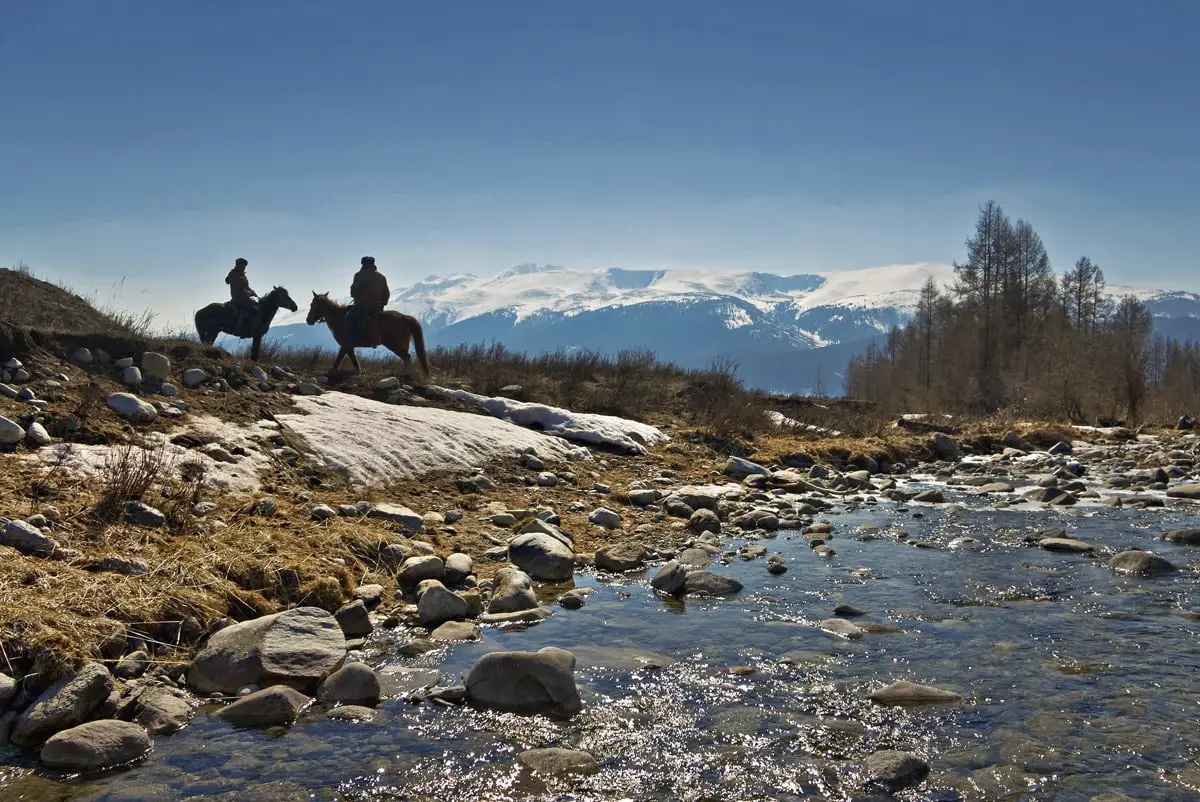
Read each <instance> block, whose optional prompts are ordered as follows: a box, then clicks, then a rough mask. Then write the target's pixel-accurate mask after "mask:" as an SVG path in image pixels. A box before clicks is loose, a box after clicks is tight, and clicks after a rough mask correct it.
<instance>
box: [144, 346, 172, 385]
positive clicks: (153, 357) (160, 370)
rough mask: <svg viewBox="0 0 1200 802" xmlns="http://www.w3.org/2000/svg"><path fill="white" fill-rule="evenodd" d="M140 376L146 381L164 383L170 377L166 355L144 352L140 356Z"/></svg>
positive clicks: (169, 363) (169, 364) (169, 365)
mask: <svg viewBox="0 0 1200 802" xmlns="http://www.w3.org/2000/svg"><path fill="white" fill-rule="evenodd" d="M142 375H144V376H145V377H146V378H147V379H156V380H158V381H165V380H166V379H168V378H170V376H171V360H170V359H168V358H167V355H166V354H159V353H155V352H154V351H147V352H145V353H144V354H142Z"/></svg>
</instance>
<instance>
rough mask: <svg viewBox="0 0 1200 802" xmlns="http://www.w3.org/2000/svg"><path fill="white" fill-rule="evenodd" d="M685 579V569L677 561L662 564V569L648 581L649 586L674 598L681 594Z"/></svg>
mask: <svg viewBox="0 0 1200 802" xmlns="http://www.w3.org/2000/svg"><path fill="white" fill-rule="evenodd" d="M686 579H687V569H686V568H684V567H683V566H682V565H681V564H680V563H679V561H678V560H671V561H670V562H666V563H663V565H662V567H661V568H659V569H658V572H657V573H655V574H654V578H653V579H651V580H650V586H651V587H653V588H654V589H655V590H658V591H662V592H663V593H666V594H668V595H670V596H676V595H678V594H680V593H683V588H684V583H685V581H686Z"/></svg>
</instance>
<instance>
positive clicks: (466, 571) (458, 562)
mask: <svg viewBox="0 0 1200 802" xmlns="http://www.w3.org/2000/svg"><path fill="white" fill-rule="evenodd" d="M474 572H475V566H474V564H472V562H471V558H470V556H468V555H466V554H463V553H462V552H455V553H454V554H451V555H450V556H449V557H447V558H446V575H445V582H446V584H447V585H461V584H462V583H463V582H464V581H466V579H467V577H469V576H471V574H473V573H474Z"/></svg>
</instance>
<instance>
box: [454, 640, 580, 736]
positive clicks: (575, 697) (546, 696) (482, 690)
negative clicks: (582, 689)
mask: <svg viewBox="0 0 1200 802" xmlns="http://www.w3.org/2000/svg"><path fill="white" fill-rule="evenodd" d="M466 686H467V697H468V698H469V699H470V701H471V702H472V703H473V704H475V705H478V706H479V707H483V708H488V709H493V710H502V711H505V712H509V713H521V714H526V715H532V714H538V713H545V714H548V715H552V716H556V717H560V718H570V717H571V716H573V715H575V714H576V713H578V712H579V711H580V710H582V709H583V703H582V702H581V701H580V699H579V689H578V688H577V687H576V685H575V656H574V655H573V654H571V653H570V652H568V651H566V650H564V649H558V648H556V647H553V646H547V647H546V648H544V649H539V650H538V651H536V652H491V653H489V654H485V655H484V656H483V657H480V658H479V659H478V660H477V661H476V662H475V665H474V666H472V667H471V671H470V673H468V674H467V679H466Z"/></svg>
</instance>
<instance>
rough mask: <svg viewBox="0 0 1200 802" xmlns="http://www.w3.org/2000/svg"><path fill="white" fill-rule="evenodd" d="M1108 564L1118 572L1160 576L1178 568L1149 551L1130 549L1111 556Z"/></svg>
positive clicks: (1130, 574)
mask: <svg viewBox="0 0 1200 802" xmlns="http://www.w3.org/2000/svg"><path fill="white" fill-rule="evenodd" d="M1108 566H1109V567H1110V568H1112V569H1113V570H1114V571H1116V572H1117V573H1118V574H1127V575H1129V576H1162V575H1164V574H1172V573H1175V572H1176V571H1178V570H1179V569H1178V568H1176V567H1175V566H1174V564H1172V563H1171V562H1170V561H1168V560H1167V559H1165V558H1163V557H1160V556H1158V555H1157V554H1154V553H1153V552H1149V551H1138V550H1130V551H1123V552H1121V553H1120V554H1116V555H1114V556H1113V558H1112V559H1111V560H1109V561H1108Z"/></svg>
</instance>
